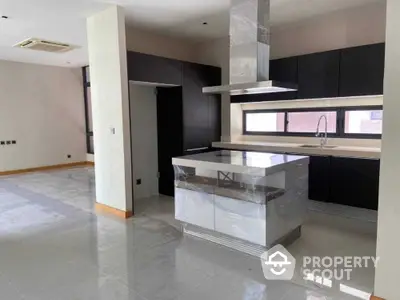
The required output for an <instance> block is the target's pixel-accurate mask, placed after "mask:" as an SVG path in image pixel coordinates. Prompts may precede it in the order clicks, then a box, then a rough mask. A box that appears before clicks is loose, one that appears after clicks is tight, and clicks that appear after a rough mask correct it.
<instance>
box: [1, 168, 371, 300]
mask: <svg viewBox="0 0 400 300" xmlns="http://www.w3.org/2000/svg"><path fill="white" fill-rule="evenodd" d="M94 194H95V193H94V175H93V170H92V169H91V168H80V169H71V170H63V171H57V172H47V173H34V174H26V175H21V176H11V177H2V178H0V294H1V296H0V299H7V300H14V299H15V300H17V299H32V300H56V299H57V300H66V299H68V300H78V299H82V300H83V299H84V300H92V299H93V300H99V299H101V300H103V299H104V300H113V299H118V300H125V299H129V300H134V299H140V300H146V299H147V300H157V299H162V300H168V299H171V300H172V299H193V300H194V299H207V300H213V299H218V300H220V299H231V300H235V299H238V300H239V299H241V300H258V299H268V300H306V299H307V300H322V299H331V300H336V299H362V298H355V297H350V296H349V295H346V294H345V293H343V292H339V291H338V289H334V288H327V287H322V286H320V285H318V284H311V283H309V282H303V281H302V280H301V279H300V278H297V279H296V278H295V279H294V282H296V283H298V284H295V283H291V282H272V281H268V282H267V281H266V280H265V279H264V278H263V275H262V271H261V266H260V263H259V260H258V259H255V258H253V257H250V256H247V255H244V254H241V253H238V252H235V251H233V250H229V249H227V248H224V247H219V246H217V245H214V244H211V243H208V242H205V241H200V240H195V239H193V238H190V237H183V236H182V234H181V233H180V231H179V230H178V228H179V224H178V223H177V222H175V221H174V219H173V217H172V214H171V212H172V211H173V202H172V201H171V199H170V198H168V197H155V198H152V199H144V200H140V201H137V203H136V206H135V207H136V216H135V218H133V219H131V220H128V221H121V220H118V219H115V218H113V217H110V216H101V215H96V214H95V213H94V211H93V204H94V199H95V195H94ZM334 218H335V217H334V216H331V217H323V218H320V217H319V216H318V214H316V215H315V216H314V217H313V218H311V219H310V221H309V223H308V224H306V226H304V231H303V237H302V239H301V240H299V241H298V242H296V243H295V244H293V245H292V246H291V248H290V249H289V250H290V251H291V252H292V254H294V255H295V256H296V257H297V256H298V255H302V252H304V251H306V250H307V251H317V253H319V252H318V251H321V252H324V253H328V252H329V253H328V254H331V253H332V252H333V251H336V250H334V249H337V248H340V253H341V252H343V251H345V249H352V251H358V249H361V248H362V246H360V245H359V246H358V247H359V248H357V246H354V248H351V247H352V246H349V243H350V244H351V245H353V244H354V245H356V244H357V243H359V241H363V246H364V248H363V249H364V250H363V251H364V252H365V251H367V252H370V251H373V249H374V245H373V241H374V237H373V234H371V233H370V232H365V233H361V234H360V233H359V232H358V233H357V232H351V231H350V233H349V230H348V229H347V228H346V229H344V228H341V227H337V226H336V225H335V224H337V222H336V221H335V219H334ZM321 222H322V223H323V225H321V224H322V223H321ZM329 222H331V223H329ZM349 222H351V221H349ZM340 223H341V226H344V225H343V223H345V222H340ZM350 225H351V226H353V225H354V224H350ZM340 237H342V238H343V239H340ZM332 238H333V240H331V239H332ZM354 239H355V240H354ZM371 245H372V247H371ZM343 247H348V248H343ZM349 247H350V248H349ZM365 249H368V250H365ZM353 254H354V253H353ZM372 271H373V270H372ZM371 277H372V279H373V272H372V275H371V270H368V271H366V272H362V274H360V275H359V276H357V278H358V279H357V280H359V282H358V283H357V282H356V281H354V284H357V286H354V285H351V284H353V282H351V284H350V286H351V287H352V288H353V290H354V289H356V288H357V287H358V288H359V289H361V290H366V291H369V290H370V289H371V286H372V285H371V283H370V281H371Z"/></svg>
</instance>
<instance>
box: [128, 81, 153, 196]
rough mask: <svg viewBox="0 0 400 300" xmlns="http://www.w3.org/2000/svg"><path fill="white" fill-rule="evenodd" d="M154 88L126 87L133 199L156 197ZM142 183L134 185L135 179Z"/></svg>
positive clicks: (130, 85) (132, 84)
mask: <svg viewBox="0 0 400 300" xmlns="http://www.w3.org/2000/svg"><path fill="white" fill-rule="evenodd" d="M155 90H156V88H155V87H151V86H141V85H137V84H134V83H130V84H129V97H130V111H131V136H132V158H133V160H134V164H133V166H132V167H133V170H132V174H133V183H132V184H133V192H134V195H135V200H136V199H141V198H148V197H151V196H154V195H158V176H157V174H158V136H157V96H156V94H155ZM138 179H140V181H141V183H140V184H137V183H136V180H138Z"/></svg>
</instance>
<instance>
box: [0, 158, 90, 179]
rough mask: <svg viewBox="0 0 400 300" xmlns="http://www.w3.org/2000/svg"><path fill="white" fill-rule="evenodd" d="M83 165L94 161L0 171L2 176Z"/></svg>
mask: <svg viewBox="0 0 400 300" xmlns="http://www.w3.org/2000/svg"><path fill="white" fill-rule="evenodd" d="M83 166H92V163H91V162H88V161H81V162H75V163H68V164H61V165H52V166H44V167H37V168H29V169H20V170H11V171H4V172H0V176H4V175H16V174H23V173H30V172H40V171H49V170H57V169H64V168H72V167H83Z"/></svg>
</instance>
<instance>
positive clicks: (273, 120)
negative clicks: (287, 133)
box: [246, 113, 285, 132]
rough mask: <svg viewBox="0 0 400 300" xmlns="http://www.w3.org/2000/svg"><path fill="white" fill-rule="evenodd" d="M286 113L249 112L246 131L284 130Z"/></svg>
mask: <svg viewBox="0 0 400 300" xmlns="http://www.w3.org/2000/svg"><path fill="white" fill-rule="evenodd" d="M284 130H285V113H247V114H246V131H252V132H283V131H284Z"/></svg>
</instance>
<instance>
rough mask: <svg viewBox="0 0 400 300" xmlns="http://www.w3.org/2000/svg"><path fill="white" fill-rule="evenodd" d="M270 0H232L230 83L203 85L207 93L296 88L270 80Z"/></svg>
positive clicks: (240, 92)
mask: <svg viewBox="0 0 400 300" xmlns="http://www.w3.org/2000/svg"><path fill="white" fill-rule="evenodd" d="M269 17H270V0H231V8H230V27H229V31H230V33H229V34H230V64H229V66H230V71H229V72H230V74H229V77H230V78H229V79H230V84H229V85H223V86H213V87H205V88H203V93H206V94H221V93H229V94H230V95H232V96H234V95H243V94H262V93H279V92H290V91H296V90H297V86H296V85H295V84H290V83H281V82H277V81H271V80H269V56H270V26H269Z"/></svg>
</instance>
